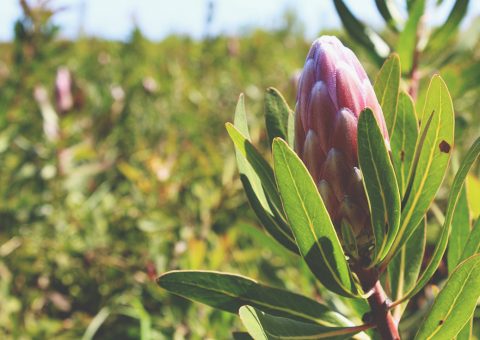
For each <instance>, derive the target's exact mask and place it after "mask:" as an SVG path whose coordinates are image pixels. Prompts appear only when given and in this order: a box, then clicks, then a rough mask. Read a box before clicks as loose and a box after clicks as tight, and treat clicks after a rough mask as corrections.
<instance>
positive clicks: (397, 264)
mask: <svg viewBox="0 0 480 340" xmlns="http://www.w3.org/2000/svg"><path fill="white" fill-rule="evenodd" d="M421 224H422V227H419V228H417V230H415V233H413V235H412V237H411V238H410V239H409V240H408V241H407V243H406V244H405V245H404V246H403V247H402V249H401V250H400V252H399V253H398V254H397V255H396V256H395V257H394V258H393V260H392V261H391V262H390V263H389V264H388V281H389V286H390V298H391V299H392V300H394V301H395V300H399V299H401V298H402V297H403V295H404V294H405V293H406V292H408V291H409V290H410V289H412V287H413V286H415V283H416V281H417V279H418V275H419V274H420V268H421V266H422V260H423V254H424V252H425V244H426V242H425V241H426V238H427V237H426V236H427V223H426V220H425V219H424V221H422V222H421ZM406 307H407V304H406V303H403V304H401V305H399V306H397V307H396V308H395V309H394V310H393V317H394V318H395V319H396V320H400V318H401V316H402V314H403V312H404V311H405V308H406Z"/></svg>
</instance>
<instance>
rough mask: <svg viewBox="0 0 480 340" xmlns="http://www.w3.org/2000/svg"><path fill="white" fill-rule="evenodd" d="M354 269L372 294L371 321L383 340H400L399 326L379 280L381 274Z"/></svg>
mask: <svg viewBox="0 0 480 340" xmlns="http://www.w3.org/2000/svg"><path fill="white" fill-rule="evenodd" d="M352 269H353V270H354V271H355V272H356V273H357V276H358V278H359V279H360V282H361V284H362V287H363V289H364V291H365V292H369V293H370V296H369V297H368V298H367V300H368V304H369V305H370V317H371V321H372V323H373V324H374V325H375V326H376V328H377V331H378V333H379V334H380V336H381V338H382V340H399V339H400V335H399V333H398V325H397V324H396V323H395V320H394V319H393V317H392V314H391V313H390V305H389V301H388V300H387V296H386V294H385V291H384V290H383V287H382V284H381V283H380V281H379V280H378V278H379V275H380V274H379V273H378V271H377V270H376V269H366V268H364V267H361V266H358V265H357V266H354V267H353V268H352ZM368 321H370V320H368Z"/></svg>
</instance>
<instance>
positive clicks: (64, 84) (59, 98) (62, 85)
mask: <svg viewBox="0 0 480 340" xmlns="http://www.w3.org/2000/svg"><path fill="white" fill-rule="evenodd" d="M72 85H73V83H72V75H71V73H70V71H69V70H68V68H66V67H60V68H58V70H57V78H56V79H55V99H56V105H57V110H58V111H59V112H61V113H65V112H67V111H69V110H71V109H72V107H73V104H74V100H73V95H72Z"/></svg>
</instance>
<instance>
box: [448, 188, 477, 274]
mask: <svg viewBox="0 0 480 340" xmlns="http://www.w3.org/2000/svg"><path fill="white" fill-rule="evenodd" d="M469 234H470V213H469V211H468V202H467V193H466V190H465V186H464V187H463V189H462V191H461V193H460V199H459V200H458V203H457V208H456V209H455V213H454V214H453V219H452V231H451V234H450V240H449V241H448V249H447V265H448V272H449V273H450V272H452V271H453V270H454V269H455V267H456V266H457V264H458V262H459V260H460V256H461V255H462V251H463V249H464V247H465V244H466V243H467V240H468V235H469ZM472 255H473V254H472ZM467 257H468V256H467Z"/></svg>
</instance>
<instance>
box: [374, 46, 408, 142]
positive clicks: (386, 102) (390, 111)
mask: <svg viewBox="0 0 480 340" xmlns="http://www.w3.org/2000/svg"><path fill="white" fill-rule="evenodd" d="M400 72H401V71H400V59H399V58H398V55H397V54H391V55H390V56H389V57H388V58H387V60H386V61H385V62H384V63H383V66H382V68H381V69H380V71H379V72H378V74H377V77H376V78H375V84H374V85H373V88H374V90H375V94H376V95H377V98H378V101H379V104H380V106H381V108H382V111H383V116H384V117H385V123H386V124H387V130H388V135H389V136H391V135H392V129H393V127H394V125H395V121H396V118H397V103H398V93H399V87H400V76H401V74H400Z"/></svg>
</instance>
